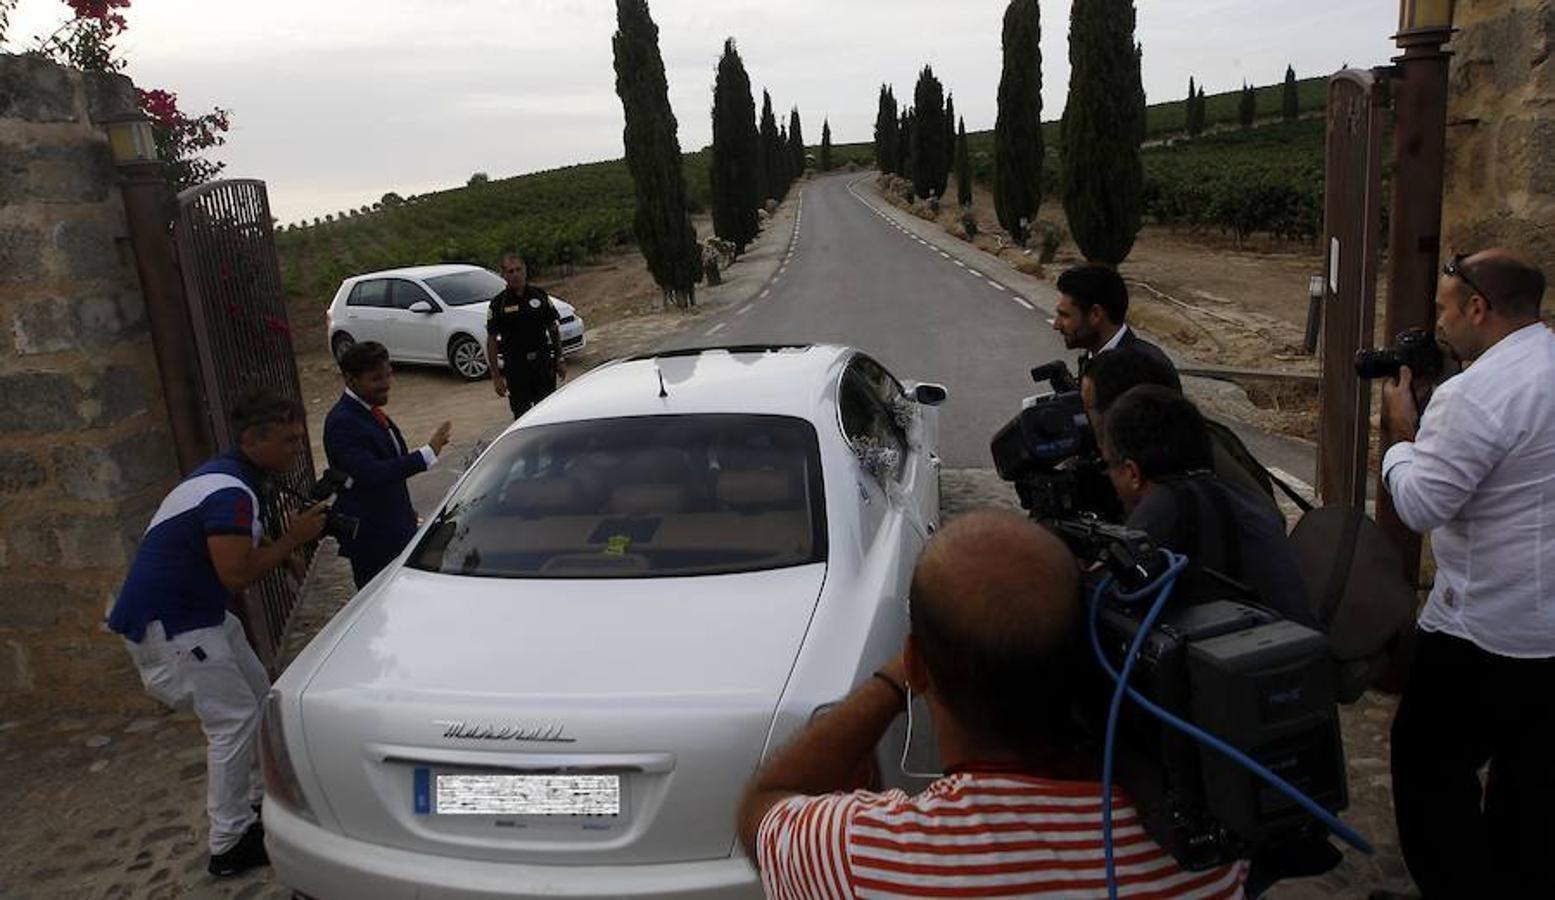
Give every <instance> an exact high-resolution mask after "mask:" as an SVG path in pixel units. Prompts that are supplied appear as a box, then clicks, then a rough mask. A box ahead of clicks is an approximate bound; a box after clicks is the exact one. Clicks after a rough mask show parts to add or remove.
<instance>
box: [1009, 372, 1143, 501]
mask: <svg viewBox="0 0 1555 900" xmlns="http://www.w3.org/2000/svg"><path fill="white" fill-rule="evenodd" d="M1031 380H1032V381H1035V382H1037V383H1038V384H1041V383H1043V382H1044V381H1045V382H1047V383H1048V385H1049V388H1050V390H1049V392H1048V393H1046V394H1039V395H1037V396H1035V397H1031V398H1028V399H1027V401H1026V403H1025V405H1024V406H1023V408H1022V409H1021V411H1020V413H1019V414H1018V415H1017V416H1015V418H1013V419H1011V420H1010V421H1009V422H1008V423H1007V424H1005V426H1004V427H1003V428H1000V429H999V431H998V432H997V433H995V434H994V437H993V442H992V444H991V446H990V448H989V449H991V450H992V451H993V463H994V468H995V469H997V470H998V472H999V477H1000V478H1002V479H1004V480H1005V481H1010V482H1014V484H1015V493H1016V494H1017V495H1018V496H1019V497H1020V505H1021V507H1022V508H1023V509H1025V510H1027V511H1028V512H1030V513H1031V517H1032V518H1034V519H1041V520H1044V521H1045V520H1048V519H1063V518H1070V517H1074V516H1078V515H1081V514H1087V513H1088V514H1091V515H1095V516H1100V517H1102V518H1107V519H1116V518H1119V517H1120V509H1119V507H1118V499H1117V494H1116V493H1115V492H1114V491H1113V489H1112V484H1111V482H1110V481H1108V480H1107V472H1106V467H1105V466H1104V465H1103V464H1102V461H1101V454H1100V452H1099V450H1098V449H1097V447H1096V434H1095V432H1093V431H1092V430H1091V423H1090V420H1089V419H1088V418H1086V415H1085V404H1084V403H1082V402H1081V400H1080V388H1079V385H1078V384H1077V383H1076V381H1075V378H1074V376H1073V375H1072V374H1070V372H1069V366H1068V365H1066V364H1065V363H1064V362H1063V361H1062V360H1055V361H1053V362H1050V363H1047V364H1045V365H1040V366H1037V367H1036V368H1034V369H1032V370H1031Z"/></svg>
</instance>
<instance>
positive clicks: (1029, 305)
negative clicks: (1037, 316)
mask: <svg viewBox="0 0 1555 900" xmlns="http://www.w3.org/2000/svg"><path fill="white" fill-rule="evenodd" d="M1015 302H1016V303H1019V304H1020V305H1021V306H1024V307H1026V308H1027V309H1036V307H1035V306H1032V305H1031V304H1030V303H1027V302H1026V300H1025V298H1023V297H1016V298H1015Z"/></svg>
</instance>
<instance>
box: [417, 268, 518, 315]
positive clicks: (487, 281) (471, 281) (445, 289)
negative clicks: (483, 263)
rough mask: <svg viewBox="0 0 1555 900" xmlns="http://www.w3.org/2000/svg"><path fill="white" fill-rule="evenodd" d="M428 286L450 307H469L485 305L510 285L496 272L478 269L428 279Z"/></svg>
mask: <svg viewBox="0 0 1555 900" xmlns="http://www.w3.org/2000/svg"><path fill="white" fill-rule="evenodd" d="M427 286H429V287H430V288H432V290H434V291H436V292H437V295H438V296H439V297H441V298H443V302H444V303H446V304H448V305H449V306H469V305H470V304H472V303H485V302H486V301H487V300H490V299H491V298H492V297H495V296H497V295H498V294H500V293H502V289H503V288H505V287H507V286H508V283H507V282H506V281H503V280H502V276H500V275H498V274H496V273H495V272H488V271H486V270H485V269H476V270H475V271H473V272H457V273H455V274H453V275H439V276H437V277H436V278H428V279H427Z"/></svg>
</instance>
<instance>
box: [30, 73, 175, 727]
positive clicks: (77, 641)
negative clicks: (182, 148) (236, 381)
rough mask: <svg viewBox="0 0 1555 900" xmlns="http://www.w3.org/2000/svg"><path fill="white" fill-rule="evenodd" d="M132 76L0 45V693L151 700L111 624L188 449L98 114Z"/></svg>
mask: <svg viewBox="0 0 1555 900" xmlns="http://www.w3.org/2000/svg"><path fill="white" fill-rule="evenodd" d="M134 105H135V96H134V89H133V86H132V85H131V84H130V82H129V81H128V79H125V78H122V77H118V76H112V77H107V76H104V77H99V76H83V75H82V74H81V73H79V72H75V71H72V70H69V69H65V68H62V67H60V66H57V65H54V64H53V63H50V62H48V61H46V60H44V59H42V58H39V57H37V56H13V55H5V54H0V708H3V709H7V710H11V711H23V712H40V711H45V710H49V709H62V708H78V709H122V708H127V707H130V706H135V705H140V704H142V703H144V702H146V701H144V699H143V695H142V693H141V691H140V690H139V683H138V681H137V680H136V678H135V675H134V671H133V669H132V668H131V667H130V666H129V664H128V660H127V657H126V654H125V653H124V650H123V648H122V647H121V646H120V644H119V642H118V639H117V638H115V637H114V636H113V635H111V634H109V633H107V632H106V631H105V630H104V629H103V627H102V619H103V615H104V611H105V609H106V607H107V605H108V604H109V603H110V602H111V600H112V597H113V595H114V592H115V591H116V589H117V588H118V585H119V583H120V581H121V580H122V579H123V577H124V571H125V568H126V566H127V564H128V562H129V559H130V557H131V555H132V554H133V551H134V547H135V543H136V541H137V540H138V538H139V536H140V534H141V532H142V531H143V529H144V528H145V526H146V523H147V522H148V521H149V520H150V516H151V513H152V512H153V511H154V510H155V508H156V505H157V503H158V502H160V499H161V496H162V495H163V494H164V493H165V492H166V491H167V490H168V489H169V488H170V487H171V485H172V484H173V483H174V482H175V481H176V480H177V464H176V461H175V457H174V454H173V450H172V441H171V436H170V432H169V430H168V427H167V422H166V413H165V409H164V406H163V403H162V399H161V393H160V390H159V388H158V382H157V374H156V363H155V359H154V358H153V355H152V349H151V340H150V336H149V334H148V332H147V328H146V322H145V311H144V307H143V303H142V298H141V293H140V288H139V282H138V279H137V277H136V274H135V267H134V261H133V256H132V253H131V250H130V245H129V240H128V235H127V226H126V221H125V215H124V207H123V204H122V202H121V200H120V195H119V190H118V188H117V187H116V186H115V172H114V169H113V165H112V161H111V159H110V156H109V152H108V146H107V140H106V138H105V137H104V135H103V133H102V131H101V130H100V128H99V127H98V126H95V125H94V124H93V122H94V120H95V121H100V120H102V119H103V118H104V117H105V116H107V115H111V114H113V113H116V112H123V111H126V110H129V109H133V107H134Z"/></svg>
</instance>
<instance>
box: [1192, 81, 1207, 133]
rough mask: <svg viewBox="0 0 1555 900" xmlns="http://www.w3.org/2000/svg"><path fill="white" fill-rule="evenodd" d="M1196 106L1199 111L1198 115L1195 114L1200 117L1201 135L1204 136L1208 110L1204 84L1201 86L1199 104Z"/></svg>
mask: <svg viewBox="0 0 1555 900" xmlns="http://www.w3.org/2000/svg"><path fill="white" fill-rule="evenodd" d="M1195 106H1196V107H1197V110H1198V111H1197V112H1196V113H1194V115H1196V116H1197V117H1198V122H1199V134H1203V133H1204V125H1205V121H1206V120H1205V111H1206V110H1207V109H1208V104H1207V102H1206V100H1205V98H1204V85H1202V84H1201V85H1199V102H1198V103H1196V104H1195Z"/></svg>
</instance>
